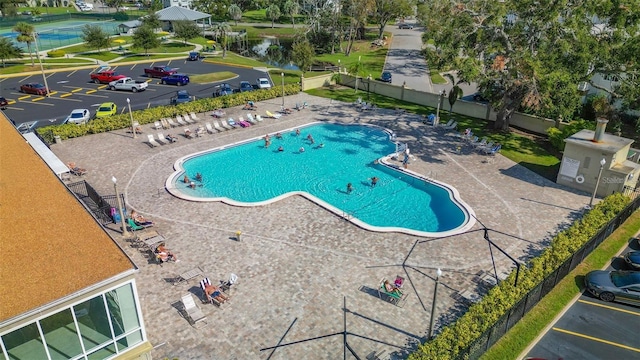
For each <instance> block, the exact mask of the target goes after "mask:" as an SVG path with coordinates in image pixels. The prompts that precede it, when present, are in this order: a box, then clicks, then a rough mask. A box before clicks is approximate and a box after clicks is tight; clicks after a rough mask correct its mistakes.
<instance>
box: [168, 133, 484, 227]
mask: <svg viewBox="0 0 640 360" xmlns="http://www.w3.org/2000/svg"><path fill="white" fill-rule="evenodd" d="M316 124H335V125H343V126H353V125H355V126H368V127H373V128H376V129H381V130H382V131H384V132H385V133H387V135H388V136H389V141H391V142H393V143H395V144H398V143H399V142H398V141H396V140H395V139H396V134H395V133H394V132H393V131H391V130H389V129H387V128H384V127H381V126H378V125H372V124H345V123H340V122H334V121H314V122H310V123H307V124H305V125H302V126H294V127H291V128H288V129H285V130H282V131H281V132H288V131H292V130H294V129H302V128H305V127H309V126H312V125H316ZM262 138H263V136H256V137H252V138H249V139H245V140H242V141H237V142H234V143H231V144H227V145H223V146H218V147H215V148H211V149H207V150H203V151H198V152H195V153H192V154H189V155H185V156H183V157H180V158H179V159H177V160H176V161H175V162H174V165H173V168H174V172H173V173H172V174H171V175H169V177H168V178H167V180H166V181H165V189H166V190H167V191H168V192H169V193H170V194H171V195H173V196H175V197H177V198H179V199H182V200H187V201H194V202H221V203H223V204H227V205H231V206H238V207H256V206H264V205H269V204H273V203H275V202H278V201H280V200H282V199H286V198H288V197H290V196H295V195H300V196H302V197H304V198H305V199H307V200H309V201H311V202H313V203H315V204H316V205H318V206H320V207H322V208H324V209H326V210H328V211H329V212H331V213H333V214H335V215H337V216H339V217H340V218H342V219H345V220H347V221H349V222H351V223H352V224H354V225H356V226H358V227H360V228H363V229H365V230H369V231H374V232H382V233H391V232H398V233H403V234H408V235H414V236H420V237H430V238H442V237H447V236H452V235H457V234H461V233H464V232H467V231H469V230H470V229H471V228H473V226H474V225H475V223H476V216H475V212H474V211H473V209H472V208H471V207H470V206H469V205H468V204H467V203H466V202H464V201H463V200H462V198H461V197H460V193H459V192H458V190H457V189H456V188H455V187H453V186H451V185H449V184H446V183H443V182H440V181H437V180H435V179H430V178H428V177H427V176H424V175H421V174H418V173H416V172H413V171H411V170H408V169H403V168H402V167H401V166H398V165H395V164H392V163H391V162H390V159H392V158H393V157H397V156H399V154H398V153H397V152H393V153H390V154H388V155H386V156H383V157H381V158H379V159H377V160H378V163H379V164H380V165H383V166H386V167H387V168H389V169H392V170H395V171H399V172H401V173H405V174H406V175H408V176H411V177H414V178H416V179H419V180H422V181H424V182H427V183H431V184H433V185H435V186H438V187H441V188H443V189H445V190H446V191H447V193H448V194H449V199H450V200H451V201H452V202H453V203H455V204H456V205H458V207H459V208H460V209H461V210H462V212H463V213H464V216H465V219H464V221H463V223H462V225H460V226H458V227H456V228H454V229H451V230H446V231H440V232H429V231H419V230H413V229H407V228H402V227H391V226H386V227H381V226H374V225H370V224H368V223H366V222H364V221H362V220H360V219H358V218H356V217H353V216H350V215H349V214H348V213H346V212H345V211H343V210H341V209H339V208H337V207H335V206H333V205H331V204H329V203H328V202H326V201H324V200H322V199H320V198H318V197H316V196H314V195H312V194H310V193H308V192H305V191H290V192H287V193H284V194H282V195H279V196H276V197H272V198H270V199H268V200H264V201H258V202H251V203H248V202H240V201H236V200H233V199H229V198H227V197H216V198H210V197H207V198H203V197H196V196H190V195H188V194H185V193H184V192H182V191H181V190H180V189H178V188H177V187H175V186H174V185H173V184H174V183H175V182H177V181H180V180H179V178H180V177H181V176H182V175H183V174H184V168H183V164H184V163H185V162H186V161H187V160H190V159H192V158H195V157H198V156H201V155H203V154H208V153H211V152H216V151H220V150H224V149H227V148H230V147H235V146H239V145H243V144H246V143H250V142H254V141H256V140H260V139H262Z"/></svg>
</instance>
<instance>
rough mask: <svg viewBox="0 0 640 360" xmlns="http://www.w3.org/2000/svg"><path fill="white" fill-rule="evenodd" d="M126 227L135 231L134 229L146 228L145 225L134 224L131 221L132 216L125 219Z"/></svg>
mask: <svg viewBox="0 0 640 360" xmlns="http://www.w3.org/2000/svg"><path fill="white" fill-rule="evenodd" d="M127 227H128V228H129V229H131V231H133V232H136V231H140V230H144V229H146V227H144V226H142V225H138V224H136V222H135V221H133V219H132V218H128V219H127Z"/></svg>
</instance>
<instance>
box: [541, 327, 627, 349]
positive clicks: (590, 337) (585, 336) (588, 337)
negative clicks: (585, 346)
mask: <svg viewBox="0 0 640 360" xmlns="http://www.w3.org/2000/svg"><path fill="white" fill-rule="evenodd" d="M552 329H553V330H555V331H558V332H561V333H565V334H569V335H573V336H577V337H581V338H584V339H587V340H593V341H596V342H600V343H603V344H607V345H612V346H617V347H619V348H623V349H626V350H631V351H635V352H640V349H638V348H634V347H631V346H627V345H623V344H618V343H615V342H613V341H608V340H604V339H599V338H597V337H593V336H589V335H584V334H580V333H577V332H573V331H569V330H564V329H560V328H556V327H554V328H552Z"/></svg>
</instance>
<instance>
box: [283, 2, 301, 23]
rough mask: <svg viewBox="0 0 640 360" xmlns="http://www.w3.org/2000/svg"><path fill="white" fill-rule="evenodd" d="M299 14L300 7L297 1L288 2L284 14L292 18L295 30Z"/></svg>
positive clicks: (285, 4)
mask: <svg viewBox="0 0 640 360" xmlns="http://www.w3.org/2000/svg"><path fill="white" fill-rule="evenodd" d="M299 12H300V5H299V4H298V1H297V0H287V2H285V3H284V13H285V14H287V15H289V16H291V24H293V27H294V28H295V27H296V20H295V17H296V15H298V13H299Z"/></svg>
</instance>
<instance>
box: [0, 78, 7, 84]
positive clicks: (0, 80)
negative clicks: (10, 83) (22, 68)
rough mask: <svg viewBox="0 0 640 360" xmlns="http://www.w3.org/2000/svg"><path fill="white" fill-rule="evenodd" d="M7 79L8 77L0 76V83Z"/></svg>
mask: <svg viewBox="0 0 640 360" xmlns="http://www.w3.org/2000/svg"><path fill="white" fill-rule="evenodd" d="M7 79H8V78H2V79H0V83H1V82H3V81H5V80H7Z"/></svg>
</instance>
